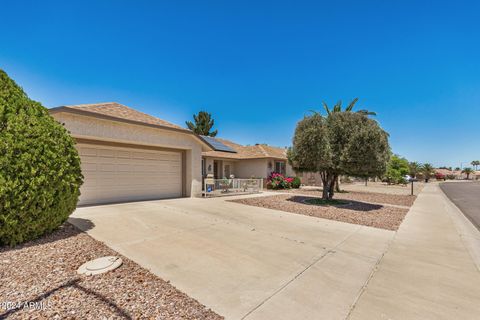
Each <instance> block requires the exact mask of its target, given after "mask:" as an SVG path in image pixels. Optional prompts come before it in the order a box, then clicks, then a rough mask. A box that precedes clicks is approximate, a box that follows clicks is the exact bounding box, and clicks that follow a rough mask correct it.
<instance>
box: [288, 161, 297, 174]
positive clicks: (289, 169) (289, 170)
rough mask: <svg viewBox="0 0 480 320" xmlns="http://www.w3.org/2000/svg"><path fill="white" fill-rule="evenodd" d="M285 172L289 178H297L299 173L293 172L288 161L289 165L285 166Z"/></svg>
mask: <svg viewBox="0 0 480 320" xmlns="http://www.w3.org/2000/svg"><path fill="white" fill-rule="evenodd" d="M285 171H286V173H287V177H296V176H297V173H296V172H295V171H294V170H293V168H292V166H291V165H290V164H289V163H288V161H287V165H286V166H285Z"/></svg>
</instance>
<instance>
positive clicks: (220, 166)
mask: <svg viewBox="0 0 480 320" xmlns="http://www.w3.org/2000/svg"><path fill="white" fill-rule="evenodd" d="M201 138H202V139H203V140H204V141H205V142H206V143H208V144H209V145H211V146H212V147H213V149H214V150H212V151H204V152H202V175H203V176H204V177H205V176H206V175H208V174H213V176H214V177H215V178H216V179H222V178H228V177H230V176H231V175H234V176H235V178H246V179H247V178H252V177H255V178H263V179H266V178H267V177H268V175H269V174H270V173H271V172H272V171H275V172H278V173H282V174H284V175H287V176H293V175H294V172H293V170H292V167H291V166H290V165H289V164H288V161H287V152H286V151H287V150H286V149H285V148H278V147H272V146H269V145H266V144H256V145H253V146H243V145H240V144H238V143H235V142H232V141H229V140H225V139H219V138H211V137H204V136H201Z"/></svg>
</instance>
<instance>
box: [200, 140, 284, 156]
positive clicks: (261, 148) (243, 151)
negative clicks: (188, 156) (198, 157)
mask: <svg viewBox="0 0 480 320" xmlns="http://www.w3.org/2000/svg"><path fill="white" fill-rule="evenodd" d="M215 139H216V140H218V141H220V142H221V143H223V144H224V145H226V146H229V147H230V148H232V149H234V150H235V151H237V152H236V153H231V152H222V151H207V152H202V155H203V156H205V157H216V158H225V159H238V160H239V159H262V158H276V159H287V152H286V150H285V149H284V148H278V147H272V146H269V145H266V144H256V145H254V146H242V145H241V144H238V143H235V142H232V141H229V140H225V139H219V138H215Z"/></svg>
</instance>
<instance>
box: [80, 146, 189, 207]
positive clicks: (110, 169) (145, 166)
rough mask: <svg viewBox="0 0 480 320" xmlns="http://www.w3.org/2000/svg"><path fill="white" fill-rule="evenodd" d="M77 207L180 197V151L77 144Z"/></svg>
mask: <svg viewBox="0 0 480 320" xmlns="http://www.w3.org/2000/svg"><path fill="white" fill-rule="evenodd" d="M77 149H78V151H79V154H80V158H81V161H82V172H83V175H84V177H85V179H84V180H85V182H84V185H83V186H82V188H81V196H80V202H79V203H80V204H94V203H107V202H119V201H134V200H146V199H161V198H170V197H180V196H182V156H181V152H174V151H172V152H170V151H157V150H141V149H133V148H122V147H113V146H112V147H110V146H100V145H93V144H92V145H86V144H79V145H77Z"/></svg>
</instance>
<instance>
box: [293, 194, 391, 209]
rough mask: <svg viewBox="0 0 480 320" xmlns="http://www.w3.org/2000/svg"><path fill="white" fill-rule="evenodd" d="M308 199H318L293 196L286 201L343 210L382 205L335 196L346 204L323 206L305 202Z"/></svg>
mask: <svg viewBox="0 0 480 320" xmlns="http://www.w3.org/2000/svg"><path fill="white" fill-rule="evenodd" d="M310 199H319V198H318V197H308V196H293V197H290V198H288V199H286V200H287V201H291V202H296V203H299V204H303V205H305V206H312V207H319V208H325V207H334V208H339V209H345V210H352V211H373V210H379V209H381V208H383V206H382V205H379V204H372V203H368V202H360V201H355V200H349V199H342V198H341V197H340V198H338V199H337V198H335V199H336V200H342V201H346V202H348V203H347V204H338V205H335V204H332V205H329V206H323V205H318V204H312V203H305V200H310Z"/></svg>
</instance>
